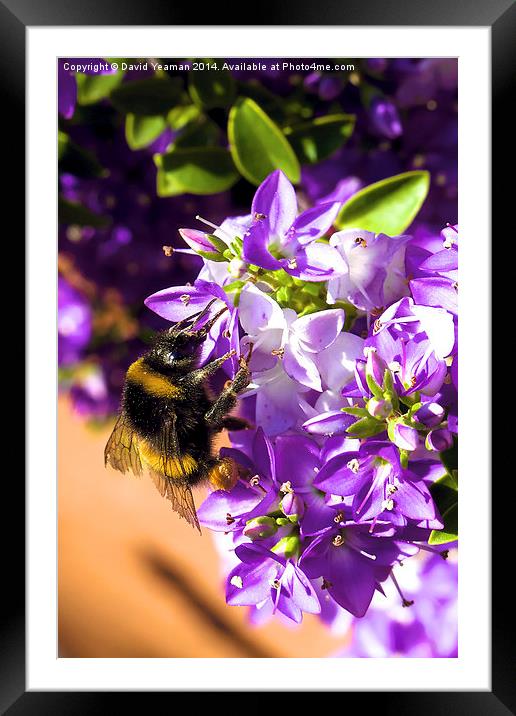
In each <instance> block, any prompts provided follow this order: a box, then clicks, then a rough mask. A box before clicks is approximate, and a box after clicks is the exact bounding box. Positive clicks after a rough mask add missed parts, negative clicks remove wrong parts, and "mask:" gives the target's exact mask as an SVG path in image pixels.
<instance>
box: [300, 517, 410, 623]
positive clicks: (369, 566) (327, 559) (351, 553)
mask: <svg viewBox="0 0 516 716" xmlns="http://www.w3.org/2000/svg"><path fill="white" fill-rule="evenodd" d="M400 557H401V549H400V547H399V545H397V544H396V542H395V541H394V540H392V539H390V538H388V537H371V536H370V535H369V534H368V531H367V527H364V526H362V525H353V524H351V525H345V526H343V527H340V528H336V529H330V530H328V531H326V532H325V533H324V534H321V535H319V536H318V537H315V538H314V540H313V541H312V543H311V544H310V545H309V546H308V547H307V549H306V550H305V551H304V552H303V554H302V556H301V559H300V562H299V564H300V567H301V569H302V570H303V572H304V573H305V574H306V575H307V576H308V577H309V578H310V579H317V578H318V577H322V578H323V580H324V581H323V586H324V588H325V589H327V590H328V593H329V594H330V596H331V597H332V598H333V599H334V600H335V601H336V602H337V604H340V606H342V607H344V609H347V610H348V611H349V612H351V614H353V615H354V616H356V617H362V616H364V614H365V613H366V611H367V608H368V607H369V604H370V603H371V599H372V598H373V594H374V592H375V589H377V586H378V584H379V582H380V581H382V580H383V579H385V578H386V576H387V574H388V573H389V572H390V567H391V565H392V564H393V563H394V562H395V561H396V560H397V559H398V558H400Z"/></svg>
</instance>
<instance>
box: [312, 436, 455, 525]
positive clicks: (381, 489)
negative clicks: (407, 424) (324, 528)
mask: <svg viewBox="0 0 516 716" xmlns="http://www.w3.org/2000/svg"><path fill="white" fill-rule="evenodd" d="M314 485H315V486H316V487H318V488H319V489H321V490H323V491H324V492H327V493H331V494H334V495H342V496H343V497H346V496H353V501H352V503H351V507H352V512H353V519H354V520H355V521H357V522H358V521H367V520H373V525H372V526H371V530H373V529H374V525H375V524H376V521H377V520H380V521H383V522H389V523H392V524H393V525H396V526H398V527H403V526H405V525H406V524H407V520H415V521H416V522H421V521H422V520H430V521H434V520H438V513H437V510H436V507H435V504H434V501H433V500H432V497H431V495H430V492H429V490H428V488H427V486H426V484H425V483H424V482H423V481H422V480H421V479H420V478H419V476H418V475H416V474H414V473H412V472H411V471H410V470H403V468H402V467H401V464H400V458H399V453H398V450H397V449H396V447H394V446H393V445H391V444H390V443H383V442H379V441H373V440H370V441H367V442H366V443H364V444H363V445H362V446H361V447H360V449H359V450H358V452H347V453H343V454H341V455H337V456H335V457H333V458H332V459H331V460H329V461H328V462H327V463H326V464H325V465H324V466H323V467H322V468H321V470H320V472H319V473H318V475H317V478H316V480H315V481H314ZM440 524H442V523H440Z"/></svg>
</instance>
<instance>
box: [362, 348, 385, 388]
mask: <svg viewBox="0 0 516 716" xmlns="http://www.w3.org/2000/svg"><path fill="white" fill-rule="evenodd" d="M386 370H387V363H386V362H385V361H384V360H383V358H381V357H380V356H379V355H378V353H377V352H376V349H375V348H369V350H368V351H367V360H366V366H365V377H366V381H367V385H368V386H369V390H370V391H371V392H372V393H373V395H374V396H375V398H378V399H381V398H382V397H383V395H382V390H381V388H380V386H381V385H382V384H383V377H384V375H385V371H386Z"/></svg>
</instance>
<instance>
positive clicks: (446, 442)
mask: <svg viewBox="0 0 516 716" xmlns="http://www.w3.org/2000/svg"><path fill="white" fill-rule="evenodd" d="M425 445H426V449H427V450H433V451H434V452H443V451H444V450H449V449H450V448H451V447H452V445H453V436H452V434H451V432H450V431H449V430H448V429H447V428H439V429H438V430H430V432H429V433H428V435H427V436H426V440H425Z"/></svg>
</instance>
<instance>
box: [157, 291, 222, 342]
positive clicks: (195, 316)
mask: <svg viewBox="0 0 516 716" xmlns="http://www.w3.org/2000/svg"><path fill="white" fill-rule="evenodd" d="M217 300H218V299H217V298H214V299H212V300H211V301H210V302H209V303H208V304H207V305H206V306H205V307H204V308H203V309H202V311H197V313H192V315H191V316H187V317H186V318H182V319H181V320H180V321H178V322H177V323H174V325H173V326H171V327H170V328H169V329H168V332H169V333H172V334H175V333H180V332H181V331H184V330H186V329H187V328H189V327H190V326H191V325H193V323H196V322H197V321H198V320H199V319H201V318H203V317H204V316H205V315H206V314H207V313H209V310H210V308H211V307H212V306H213V304H214V303H215V302H216V301H217Z"/></svg>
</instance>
